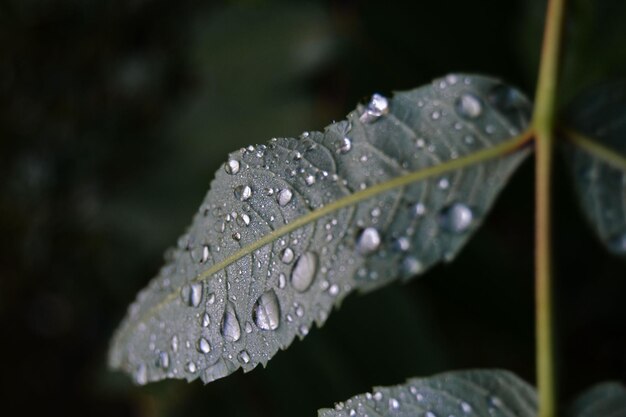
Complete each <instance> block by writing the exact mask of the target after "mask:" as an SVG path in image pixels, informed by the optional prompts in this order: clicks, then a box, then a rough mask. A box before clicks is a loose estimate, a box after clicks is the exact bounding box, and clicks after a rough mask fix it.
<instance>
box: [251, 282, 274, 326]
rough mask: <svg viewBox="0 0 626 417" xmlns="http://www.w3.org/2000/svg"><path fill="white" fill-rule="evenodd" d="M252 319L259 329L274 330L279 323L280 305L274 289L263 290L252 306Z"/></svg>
mask: <svg viewBox="0 0 626 417" xmlns="http://www.w3.org/2000/svg"><path fill="white" fill-rule="evenodd" d="M252 319H253V320H254V323H255V324H256V325H257V327H258V328H259V329H262V330H276V329H277V328H278V325H279V324H280V305H279V304H278V298H277V297H276V293H275V292H274V290H269V291H266V292H264V293H263V294H262V295H261V296H260V297H259V299H258V300H257V301H256V303H255V304H254V307H253V308H252Z"/></svg>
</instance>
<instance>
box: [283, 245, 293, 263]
mask: <svg viewBox="0 0 626 417" xmlns="http://www.w3.org/2000/svg"><path fill="white" fill-rule="evenodd" d="M294 257H295V254H294V253H293V249H291V248H285V249H283V250H282V251H280V260H281V261H283V263H286V264H289V263H291V261H293V258H294Z"/></svg>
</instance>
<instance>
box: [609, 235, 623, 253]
mask: <svg viewBox="0 0 626 417" xmlns="http://www.w3.org/2000/svg"><path fill="white" fill-rule="evenodd" d="M608 245H609V249H610V250H611V252H613V253H617V254H623V253H626V233H622V234H618V235H616V236H614V237H612V238H610V239H609V241H608Z"/></svg>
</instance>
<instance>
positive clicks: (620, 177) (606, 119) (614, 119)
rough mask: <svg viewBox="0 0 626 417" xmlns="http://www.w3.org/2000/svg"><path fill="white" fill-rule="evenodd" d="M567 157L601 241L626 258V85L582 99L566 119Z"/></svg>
mask: <svg viewBox="0 0 626 417" xmlns="http://www.w3.org/2000/svg"><path fill="white" fill-rule="evenodd" d="M566 123H567V124H566V126H567V127H566V128H565V129H563V133H564V135H565V136H566V137H567V138H568V139H570V140H569V141H567V142H566V146H565V150H566V156H567V159H568V161H569V163H570V166H571V170H572V173H573V176H574V182H575V186H576V191H577V194H578V198H579V200H580V203H581V205H582V207H583V210H584V212H585V214H586V216H587V218H588V219H589V221H590V222H591V224H592V226H593V228H594V230H595V231H596V233H597V235H598V236H599V237H600V239H601V240H602V242H604V244H605V245H606V247H607V248H608V249H609V251H611V252H612V253H615V254H617V255H622V256H626V81H620V82H614V83H609V84H604V85H602V86H599V87H596V88H593V89H590V90H588V91H586V92H584V93H582V94H581V95H580V96H579V97H578V98H577V99H576V100H574V102H573V103H572V105H571V107H570V109H569V111H568V112H567V115H566Z"/></svg>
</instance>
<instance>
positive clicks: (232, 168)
mask: <svg viewBox="0 0 626 417" xmlns="http://www.w3.org/2000/svg"><path fill="white" fill-rule="evenodd" d="M224 171H226V173H227V174H230V175H234V174H236V173H238V172H239V161H237V160H236V159H231V160H229V161H228V162H226V164H225V165H224Z"/></svg>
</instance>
